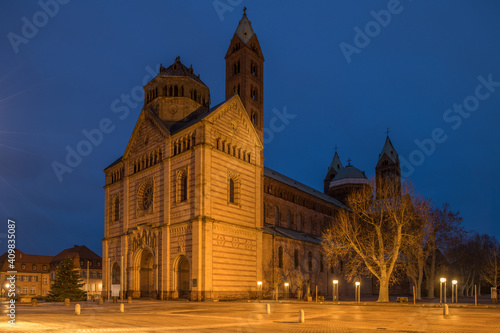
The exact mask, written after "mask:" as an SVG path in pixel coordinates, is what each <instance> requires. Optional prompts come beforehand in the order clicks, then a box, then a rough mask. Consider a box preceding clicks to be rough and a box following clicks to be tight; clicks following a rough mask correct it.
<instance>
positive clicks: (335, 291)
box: [333, 280, 339, 302]
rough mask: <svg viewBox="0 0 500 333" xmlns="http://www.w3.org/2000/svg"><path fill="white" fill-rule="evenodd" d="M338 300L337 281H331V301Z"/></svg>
mask: <svg viewBox="0 0 500 333" xmlns="http://www.w3.org/2000/svg"><path fill="white" fill-rule="evenodd" d="M338 300H339V280H333V301H334V302H338Z"/></svg>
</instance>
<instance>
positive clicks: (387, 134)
mask: <svg viewBox="0 0 500 333" xmlns="http://www.w3.org/2000/svg"><path fill="white" fill-rule="evenodd" d="M389 132H390V131H389V127H387V132H386V133H387V136H389Z"/></svg>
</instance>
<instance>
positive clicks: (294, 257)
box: [293, 250, 299, 269]
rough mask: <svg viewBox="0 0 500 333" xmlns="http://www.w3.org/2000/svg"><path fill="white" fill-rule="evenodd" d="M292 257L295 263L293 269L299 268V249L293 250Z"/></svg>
mask: <svg viewBox="0 0 500 333" xmlns="http://www.w3.org/2000/svg"><path fill="white" fill-rule="evenodd" d="M293 259H294V263H295V269H297V268H299V250H295V251H293Z"/></svg>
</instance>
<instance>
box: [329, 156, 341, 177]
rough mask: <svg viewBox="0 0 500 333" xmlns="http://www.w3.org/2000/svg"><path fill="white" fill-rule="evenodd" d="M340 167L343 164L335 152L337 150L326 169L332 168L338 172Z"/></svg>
mask: <svg viewBox="0 0 500 333" xmlns="http://www.w3.org/2000/svg"><path fill="white" fill-rule="evenodd" d="M342 168H343V166H342V162H341V161H340V157H339V155H338V154H337V152H335V155H334V156H333V159H332V163H330V166H329V167H328V171H330V169H333V170H335V171H336V172H339V171H340V169H342Z"/></svg>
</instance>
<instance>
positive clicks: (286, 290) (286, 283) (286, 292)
mask: <svg viewBox="0 0 500 333" xmlns="http://www.w3.org/2000/svg"><path fill="white" fill-rule="evenodd" d="M288 286H289V284H288V282H285V299H288Z"/></svg>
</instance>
